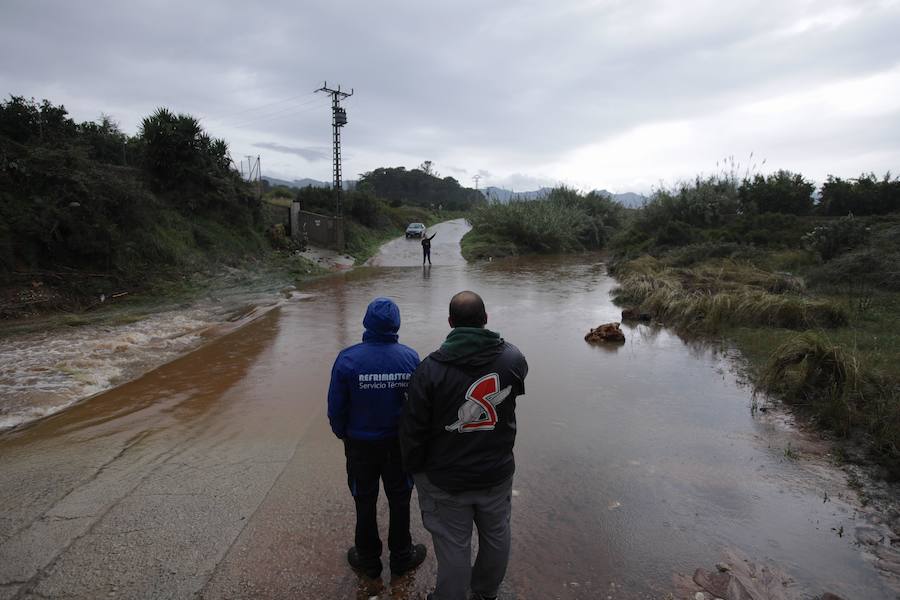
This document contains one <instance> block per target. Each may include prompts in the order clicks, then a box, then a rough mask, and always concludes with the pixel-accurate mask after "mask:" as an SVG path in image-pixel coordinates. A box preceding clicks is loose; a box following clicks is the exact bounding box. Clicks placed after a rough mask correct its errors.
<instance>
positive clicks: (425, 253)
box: [422, 232, 437, 265]
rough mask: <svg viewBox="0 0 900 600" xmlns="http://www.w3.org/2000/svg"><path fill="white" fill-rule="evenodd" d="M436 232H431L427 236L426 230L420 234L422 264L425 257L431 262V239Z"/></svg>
mask: <svg viewBox="0 0 900 600" xmlns="http://www.w3.org/2000/svg"><path fill="white" fill-rule="evenodd" d="M436 235H437V233H432V234H431V237H428V232H425V233H423V234H422V264H423V265H424V264H425V259H426V258H427V259H428V264H429V265H430V264H431V240H433V239H434V236H436Z"/></svg>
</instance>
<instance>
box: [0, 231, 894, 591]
mask: <svg viewBox="0 0 900 600" xmlns="http://www.w3.org/2000/svg"><path fill="white" fill-rule="evenodd" d="M458 231H462V229H459V230H458ZM459 235H461V233H460V234H459ZM447 237H448V238H449V234H448V235H447ZM403 241H404V242H405V240H403ZM435 242H437V238H436V239H435ZM412 244H414V246H413V247H414V248H416V249H418V243H417V242H415V241H413V242H412ZM437 257H438V255H437V254H436V253H435V259H437ZM435 263H436V264H435V266H434V267H432V268H431V269H428V268H422V267H421V266H416V267H412V268H410V267H403V268H386V267H372V268H362V269H358V270H356V271H353V272H350V273H346V274H343V275H340V276H336V277H332V278H328V279H324V280H320V281H318V282H316V283H314V284H312V285H310V286H308V287H307V288H306V289H304V290H303V291H304V292H306V293H307V294H308V296H298V298H297V299H296V300H295V301H292V302H288V303H287V304H285V305H283V306H281V307H280V308H278V309H275V310H273V311H270V312H268V313H266V314H265V315H264V316H262V317H260V318H259V319H257V320H256V321H254V322H252V323H250V324H249V325H247V326H245V327H243V328H242V329H240V330H238V331H236V332H233V333H231V334H229V335H227V336H225V337H222V338H219V339H217V340H215V341H213V342H211V343H209V344H207V345H205V346H203V347H202V348H200V349H199V350H197V351H195V352H193V353H191V354H189V355H187V356H184V357H182V358H180V359H177V360H175V361H174V362H171V363H169V364H167V365H165V366H163V367H161V368H159V369H157V370H155V371H153V372H151V373H149V374H147V375H146V376H144V377H142V378H140V379H138V380H136V381H133V382H131V383H129V384H126V385H124V386H122V387H120V388H117V389H115V390H112V391H110V392H108V393H105V394H102V395H100V396H97V397H95V398H93V399H91V400H90V401H88V402H85V403H83V404H80V405H77V406H75V407H73V408H72V409H70V410H68V411H66V412H63V413H60V414H57V415H55V416H53V417H51V418H48V419H46V420H44V421H41V422H39V423H37V424H35V425H33V426H32V427H29V428H27V429H24V430H21V431H14V432H11V433H8V434H5V435H3V436H0V515H2V516H0V600H4V599H8V598H42V597H51V598H59V597H75V598H99V597H104V598H106V597H124V598H145V597H146V598H149V597H152V598H189V597H202V598H355V597H367V593H368V592H371V591H374V590H366V589H363V590H360V588H359V587H358V586H359V583H358V580H357V578H356V577H355V576H354V575H353V574H352V573H351V572H350V570H349V569H348V568H347V567H346V565H345V563H344V556H345V553H346V549H347V547H348V546H349V545H350V544H351V543H352V542H351V540H352V532H353V507H352V502H351V498H350V495H349V493H348V491H347V490H346V479H345V474H344V459H343V452H342V446H341V444H340V442H339V441H338V440H336V439H334V437H333V436H332V434H331V432H330V430H329V429H328V425H327V419H326V415H325V393H326V388H327V377H328V373H329V370H330V367H331V363H332V361H333V358H334V356H335V355H336V353H337V352H338V351H339V350H340V349H341V348H343V347H344V346H346V345H349V344H351V343H355V342H356V341H357V340H358V339H359V337H360V335H361V333H362V331H361V319H362V315H363V312H364V310H365V306H366V304H367V303H368V302H369V301H370V300H371V298H372V297H374V296H377V295H389V296H391V297H393V298H394V299H395V300H396V301H397V303H398V304H399V305H400V307H401V312H402V319H403V325H402V328H401V332H400V333H401V341H403V342H404V343H407V344H410V345H411V346H413V347H414V348H416V349H417V350H419V352H420V353H422V354H424V353H427V352H428V351H430V350H431V349H433V348H435V347H437V346H438V345H439V344H440V342H441V340H442V339H443V337H444V335H445V334H446V332H447V325H446V310H447V302H448V300H449V298H450V296H451V295H452V294H453V293H455V292H457V291H459V290H462V289H474V290H476V291H478V292H480V293H481V294H482V295H483V296H484V298H485V301H486V304H487V308H488V313H489V321H490V322H489V326H490V327H491V328H493V329H495V330H497V331H499V332H500V333H501V334H502V335H503V336H504V337H506V338H507V339H509V340H510V341H512V342H514V343H515V344H516V345H517V346H519V347H520V348H521V349H522V351H523V352H524V353H525V355H526V356H527V357H528V359H529V364H530V367H531V371H530V374H529V377H528V381H527V384H526V388H527V395H526V396H524V397H522V398H521V399H520V400H519V402H518V406H519V408H518V411H519V418H518V421H519V438H518V442H517V446H516V454H517V464H518V471H517V475H516V481H515V485H514V488H515V496H514V500H513V532H514V533H513V539H514V543H513V556H512V563H511V566H510V572H509V575H508V577H507V580H506V582H505V584H504V588H503V590H502V594H501V598H504V599H507V600H508V599H512V598H519V599H525V598H528V599H532V598H538V599H544V598H629V599H630V598H650V597H652V598H657V597H664V596H665V592H666V591H667V590H669V589H671V586H670V582H671V576H672V574H673V573H674V572H682V573H692V572H693V570H694V569H695V568H696V567H701V566H702V567H706V568H709V567H711V566H712V565H713V564H714V563H715V562H716V561H717V560H720V557H721V555H722V552H723V551H724V550H726V549H737V550H739V551H741V552H744V553H745V554H747V555H749V556H752V557H754V558H755V559H758V560H771V561H774V562H776V563H778V564H780V565H781V567H782V568H784V569H785V570H786V571H787V572H788V573H789V574H790V575H791V577H793V578H794V580H795V582H796V587H797V589H798V590H801V589H802V590H809V592H810V593H811V592H816V593H821V592H822V591H825V590H830V591H833V592H837V593H839V594H841V595H843V596H844V597H845V598H846V599H847V600H850V599H853V598H858V599H872V598H892V597H894V593H893V592H891V591H890V590H889V589H888V588H887V586H886V584H885V583H884V582H883V580H882V579H880V578H879V577H878V575H877V573H876V570H875V569H874V568H873V566H872V564H871V563H872V560H871V557H868V556H867V555H866V554H865V553H864V549H863V548H860V547H859V546H858V544H856V543H855V542H856V538H855V537H854V535H853V532H854V530H855V527H856V526H857V525H860V524H862V521H861V519H860V518H859V516H858V515H857V514H856V507H855V505H854V504H853V501H852V499H851V495H848V494H847V488H846V483H845V481H844V480H843V478H842V473H841V472H840V471H835V470H834V469H831V468H828V467H827V466H825V465H823V464H822V463H821V462H819V461H817V460H814V459H812V458H807V457H805V456H804V455H803V451H802V450H803V446H802V445H799V442H798V438H796V437H793V434H790V433H789V432H788V433H785V429H786V426H785V425H784V424H783V423H782V422H781V421H779V420H773V419H769V418H768V417H764V418H760V417H754V416H753V415H752V414H751V411H750V393H749V391H748V390H747V389H746V388H744V387H741V386H740V385H739V384H738V383H737V381H736V378H735V376H734V375H733V374H732V373H731V371H730V367H729V366H730V364H731V362H730V361H729V359H728V358H727V357H725V356H722V355H721V354H720V353H718V352H716V351H715V350H714V349H713V348H711V347H710V346H707V345H702V344H687V343H685V342H684V341H682V340H681V339H679V338H678V337H676V336H674V335H673V334H671V333H669V332H667V331H665V330H662V329H657V328H653V327H647V326H644V325H641V326H637V327H634V328H629V327H625V328H624V329H625V333H626V336H628V341H627V342H626V344H625V345H622V346H615V347H593V346H589V345H587V344H586V343H585V342H584V341H583V339H582V337H583V335H584V333H585V332H586V331H587V330H588V328H589V327H593V326H596V325H597V324H599V323H602V322H608V321H612V320H617V315H618V313H619V310H618V309H617V308H616V307H614V306H613V305H612V304H611V303H610V301H609V291H610V289H611V288H612V287H613V285H614V282H613V281H612V280H611V279H609V278H608V277H607V276H606V275H605V267H604V266H603V265H602V264H601V263H599V262H598V260H597V259H596V258H592V257H580V258H567V259H530V260H519V261H497V262H494V263H490V264H482V265H472V266H467V265H464V264H459V265H439V264H437V260H435ZM789 443H793V444H795V445H794V446H793V447H789V446H787V444H789ZM798 453H799V455H800V456H799V458H797V457H796V455H797V454H798ZM826 493H827V500H826V499H825V498H826V496H825V494H826ZM382 508H384V507H382ZM416 514H417V505H415V506H414V517H413V524H414V531H413V535H414V538H415V539H417V540H419V541H423V542H425V543H426V544H427V545H428V546H429V549H430V540H429V539H428V537H427V534H426V533H425V532H424V531H423V530H422V528H421V525H420V521H419V519H418V518H417V516H416ZM382 523H383V525H384V524H386V514H385V511H382ZM433 572H434V562H433V558H432V557H431V556H430V555H429V558H428V559H427V561H426V563H425V564H424V565H423V567H422V568H421V569H420V570H419V572H418V573H416V574H415V575H413V576H412V577H411V578H409V579H406V580H404V581H401V582H397V585H396V586H395V587H394V589H393V590H391V589H386V590H384V591H383V592H382V594H381V597H382V598H387V597H393V598H419V597H421V595H422V593H423V592H425V591H427V590H428V586H429V585H430V584H431V583H432V582H433Z"/></svg>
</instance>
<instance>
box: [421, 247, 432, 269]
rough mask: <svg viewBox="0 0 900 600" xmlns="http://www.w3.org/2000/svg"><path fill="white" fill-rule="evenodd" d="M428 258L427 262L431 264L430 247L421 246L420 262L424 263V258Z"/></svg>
mask: <svg viewBox="0 0 900 600" xmlns="http://www.w3.org/2000/svg"><path fill="white" fill-rule="evenodd" d="M426 258H427V259H428V264H429V265H430V264H431V248H422V264H423V265H424V264H425V259H426Z"/></svg>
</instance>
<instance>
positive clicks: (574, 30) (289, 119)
mask: <svg viewBox="0 0 900 600" xmlns="http://www.w3.org/2000/svg"><path fill="white" fill-rule="evenodd" d="M0 15H2V17H0V92H2V93H3V95H4V96H6V97H8V95H9V94H15V95H24V96H28V97H31V96H33V97H35V98H38V99H40V98H47V99H49V100H50V101H52V102H53V103H55V104H64V105H65V106H66V108H67V109H68V110H69V111H70V113H71V114H72V116H73V117H74V118H75V119H76V120H91V119H96V118H98V117H99V116H100V114H101V113H103V114H108V115H110V116H112V117H113V118H114V119H115V120H116V121H118V122H119V123H120V125H121V127H122V129H123V130H125V131H127V132H129V133H134V132H135V131H136V130H137V128H138V127H139V123H140V119H141V118H142V117H144V116H146V115H148V114H150V113H151V112H152V111H153V110H154V109H155V108H156V107H159V106H167V107H169V108H171V109H173V110H176V111H179V112H187V113H190V114H193V115H195V116H198V117H201V118H202V120H203V124H204V126H205V127H206V128H207V130H208V131H209V133H210V134H212V135H214V136H216V137H221V138H224V139H225V140H226V141H227V142H228V143H229V146H230V148H231V152H232V156H233V158H234V159H235V161H238V160H239V159H240V158H241V157H243V156H244V155H248V154H250V155H254V156H255V155H260V156H261V161H262V167H263V173H264V174H269V175H272V176H275V177H281V178H286V179H294V178H302V177H312V178H315V179H321V180H326V181H329V180H330V179H331V111H330V99H329V98H328V97H327V96H326V95H325V94H321V93H319V94H316V93H313V90H315V89H316V88H318V87H321V86H322V85H323V83H324V82H325V81H326V80H327V81H328V84H329V86H332V87H336V86H337V85H338V84H340V85H341V86H342V88H344V89H347V90H349V89H350V88H353V90H354V95H353V96H352V97H351V98H348V99H347V100H346V101H345V102H344V103H343V105H344V107H345V108H346V109H347V113H348V118H349V124H348V125H347V126H346V127H345V128H344V129H343V157H344V176H345V178H348V179H349V178H355V177H356V176H357V175H358V174H359V173H362V172H365V171H369V170H371V169H374V168H376V167H380V166H406V167H408V168H412V167H415V166H417V165H418V164H420V163H421V162H422V161H424V160H431V161H433V163H434V166H435V169H436V170H437V171H438V172H439V173H440V174H441V175H451V176H453V177H455V178H457V179H459V180H460V181H461V182H462V183H463V184H464V185H469V186H473V185H474V182H473V181H472V177H473V176H474V175H475V174H481V175H482V179H481V181H480V185H481V187H484V186H485V185H497V186H502V187H507V188H512V189H515V190H516V191H525V190H528V189H534V188H536V187H539V186H541V185H554V184H558V183H565V184H567V185H570V186H575V187H578V188H581V189H593V188H606V189H609V190H611V191H616V192H624V191H637V192H647V191H649V190H651V189H652V188H653V187H655V186H658V185H660V184H661V183H662V184H665V185H670V184H672V183H674V182H676V181H678V180H679V179H683V178H689V177H692V176H693V175H695V174H698V173H705V174H709V173H713V172H715V171H716V170H717V166H716V165H717V162H718V163H719V167H721V163H722V159H723V158H724V157H726V156H733V157H734V162H735V163H739V164H740V171H741V173H742V174H743V173H744V172H745V171H746V169H748V168H749V169H751V170H752V169H754V167H753V165H754V164H755V165H756V167H755V171H756V172H768V171H771V170H775V169H780V168H784V169H790V170H794V171H800V172H802V173H804V174H805V175H806V176H807V177H809V178H810V179H813V180H815V181H816V182H818V183H821V181H822V180H823V179H824V178H825V176H826V175H828V174H834V175H839V176H843V177H854V176H857V175H859V174H860V173H861V172H863V171H866V172H868V171H875V172H876V173H879V174H883V173H884V172H885V171H887V170H888V169H890V170H892V171H893V172H895V173H900V0H815V1H804V0H782V1H774V0H772V1H755V2H754V1H749V0H671V1H661V0H660V1H652V0H596V1H576V0H546V1H545V0H518V1H514V2H512V1H511V2H499V1H493V2H492V1H490V0H477V1H475V0H453V1H446V2H429V1H423V0H410V1H396V0H376V1H372V0H368V1H365V2H363V1H359V2H348V1H340V0H327V1H319V0H306V1H304V2H297V1H294V0H292V1H280V2H265V3H262V2H257V3H254V2H246V1H245V2H225V1H212V0H179V1H178V2H175V1H153V2H151V1H144V0H110V1H106V0H104V1H100V0H84V1H77V2H76V1H71V0H57V1H55V2H49V1H44V0H3V2H2V11H0ZM751 153H753V157H752V159H751V158H750V155H751ZM764 160H765V162H764V163H763V161H764Z"/></svg>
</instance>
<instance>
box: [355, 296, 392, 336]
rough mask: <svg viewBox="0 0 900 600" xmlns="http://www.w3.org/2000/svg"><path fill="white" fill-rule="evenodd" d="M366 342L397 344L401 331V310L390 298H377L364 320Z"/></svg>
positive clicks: (370, 304)
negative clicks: (398, 334)
mask: <svg viewBox="0 0 900 600" xmlns="http://www.w3.org/2000/svg"><path fill="white" fill-rule="evenodd" d="M363 327H365V328H366V331H365V333H363V341H364V342H396V341H397V339H398V336H397V331H398V330H399V329H400V308H399V307H398V306H397V305H396V304H395V303H394V301H393V300H391V299H389V298H375V299H374V300H372V302H370V303H369V308H368V309H366V316H365V317H364V318H363Z"/></svg>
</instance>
